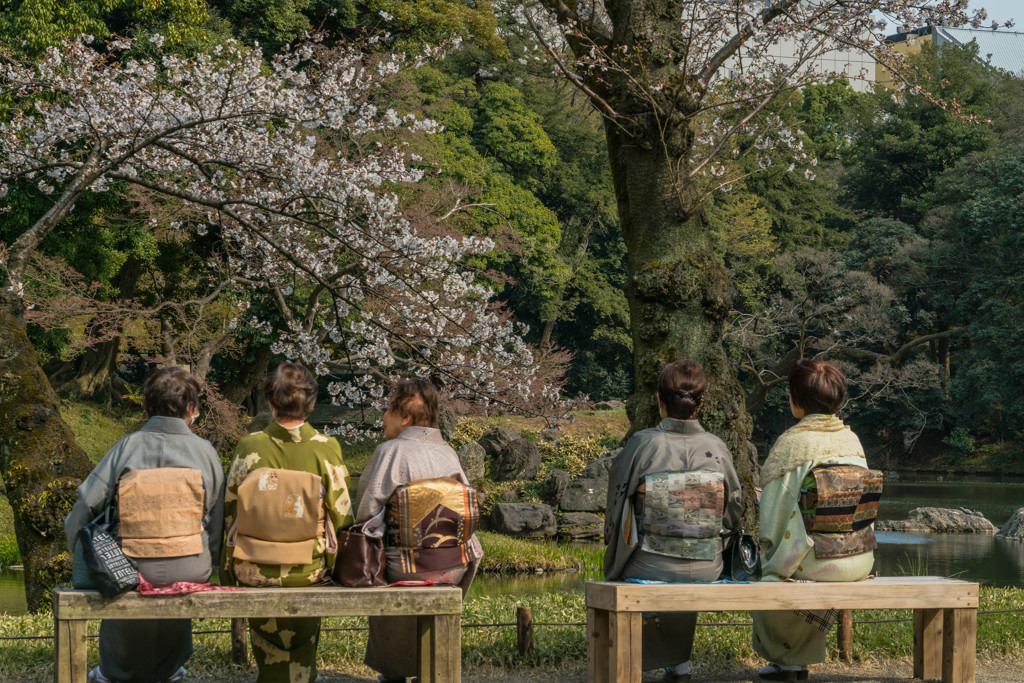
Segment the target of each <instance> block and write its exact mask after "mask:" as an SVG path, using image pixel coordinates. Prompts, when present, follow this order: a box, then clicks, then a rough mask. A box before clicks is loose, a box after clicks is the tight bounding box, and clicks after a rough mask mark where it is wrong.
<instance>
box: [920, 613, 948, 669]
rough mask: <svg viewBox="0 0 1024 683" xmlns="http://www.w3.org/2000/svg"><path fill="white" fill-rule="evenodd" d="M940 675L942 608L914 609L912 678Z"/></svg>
mask: <svg viewBox="0 0 1024 683" xmlns="http://www.w3.org/2000/svg"><path fill="white" fill-rule="evenodd" d="M941 675H942V610H941V609H916V610H914V678H921V679H924V680H935V679H937V678H940V677H941Z"/></svg>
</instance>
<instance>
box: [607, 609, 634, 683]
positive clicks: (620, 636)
mask: <svg viewBox="0 0 1024 683" xmlns="http://www.w3.org/2000/svg"><path fill="white" fill-rule="evenodd" d="M642 633H643V614H641V613H640V612H611V613H610V614H609V615H608V636H609V639H610V641H611V642H610V643H609V648H608V675H609V676H610V683H611V681H614V683H640V678H641V676H642V675H643V671H642V670H641V668H640V667H641V664H642V661H641V656H642V654H643V646H642V642H643V640H642V637H641V635H642Z"/></svg>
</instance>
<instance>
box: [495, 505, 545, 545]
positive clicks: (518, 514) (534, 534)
mask: <svg viewBox="0 0 1024 683" xmlns="http://www.w3.org/2000/svg"><path fill="white" fill-rule="evenodd" d="M491 530H492V531H496V532H497V533H499V534H506V535H508V536H519V537H521V538H546V537H549V536H554V535H555V534H556V533H557V532H558V524H557V523H556V522H555V513H554V510H552V509H551V506H550V505H542V504H540V503H498V504H497V505H495V506H494V510H493V511H492V512H491Z"/></svg>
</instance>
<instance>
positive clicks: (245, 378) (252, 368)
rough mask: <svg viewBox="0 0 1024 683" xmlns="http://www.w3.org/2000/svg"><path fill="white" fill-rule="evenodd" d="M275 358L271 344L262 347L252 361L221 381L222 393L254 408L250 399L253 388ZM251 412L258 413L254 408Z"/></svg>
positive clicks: (238, 403)
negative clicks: (250, 403)
mask: <svg viewBox="0 0 1024 683" xmlns="http://www.w3.org/2000/svg"><path fill="white" fill-rule="evenodd" d="M273 359H274V352H273V351H271V350H270V347H269V346H264V347H263V348H261V349H260V350H259V351H258V352H257V353H256V358H255V359H253V361H252V362H251V363H247V364H245V365H243V366H242V367H240V368H238V369H237V370H236V371H235V372H233V373H232V374H231V376H229V377H228V378H227V379H226V380H224V381H223V382H221V394H223V396H224V398H226V399H227V400H229V401H231V402H232V403H234V404H235V405H245V406H246V408H247V409H250V408H252V406H250V405H249V401H248V399H249V397H250V396H251V395H252V392H253V389H255V388H256V386H257V385H258V384H259V383H260V380H262V379H263V377H264V375H266V374H267V368H268V367H270V361H272V360H273ZM250 413H251V414H253V415H255V414H256V413H255V412H253V411H252V410H250Z"/></svg>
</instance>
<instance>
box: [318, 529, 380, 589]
mask: <svg viewBox="0 0 1024 683" xmlns="http://www.w3.org/2000/svg"><path fill="white" fill-rule="evenodd" d="M385 567H386V561H385V559H384V539H382V538H373V537H371V536H367V535H366V534H364V533H363V531H362V525H361V524H357V525H356V526H353V527H349V528H348V529H345V530H342V531H339V532H338V557H337V558H336V559H335V560H334V571H333V572H332V573H331V578H332V579H333V580H334V582H335V583H340V584H341V585H342V586H348V587H349V588H370V587H372V586H386V585H388V581H387V577H386V576H385Z"/></svg>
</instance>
